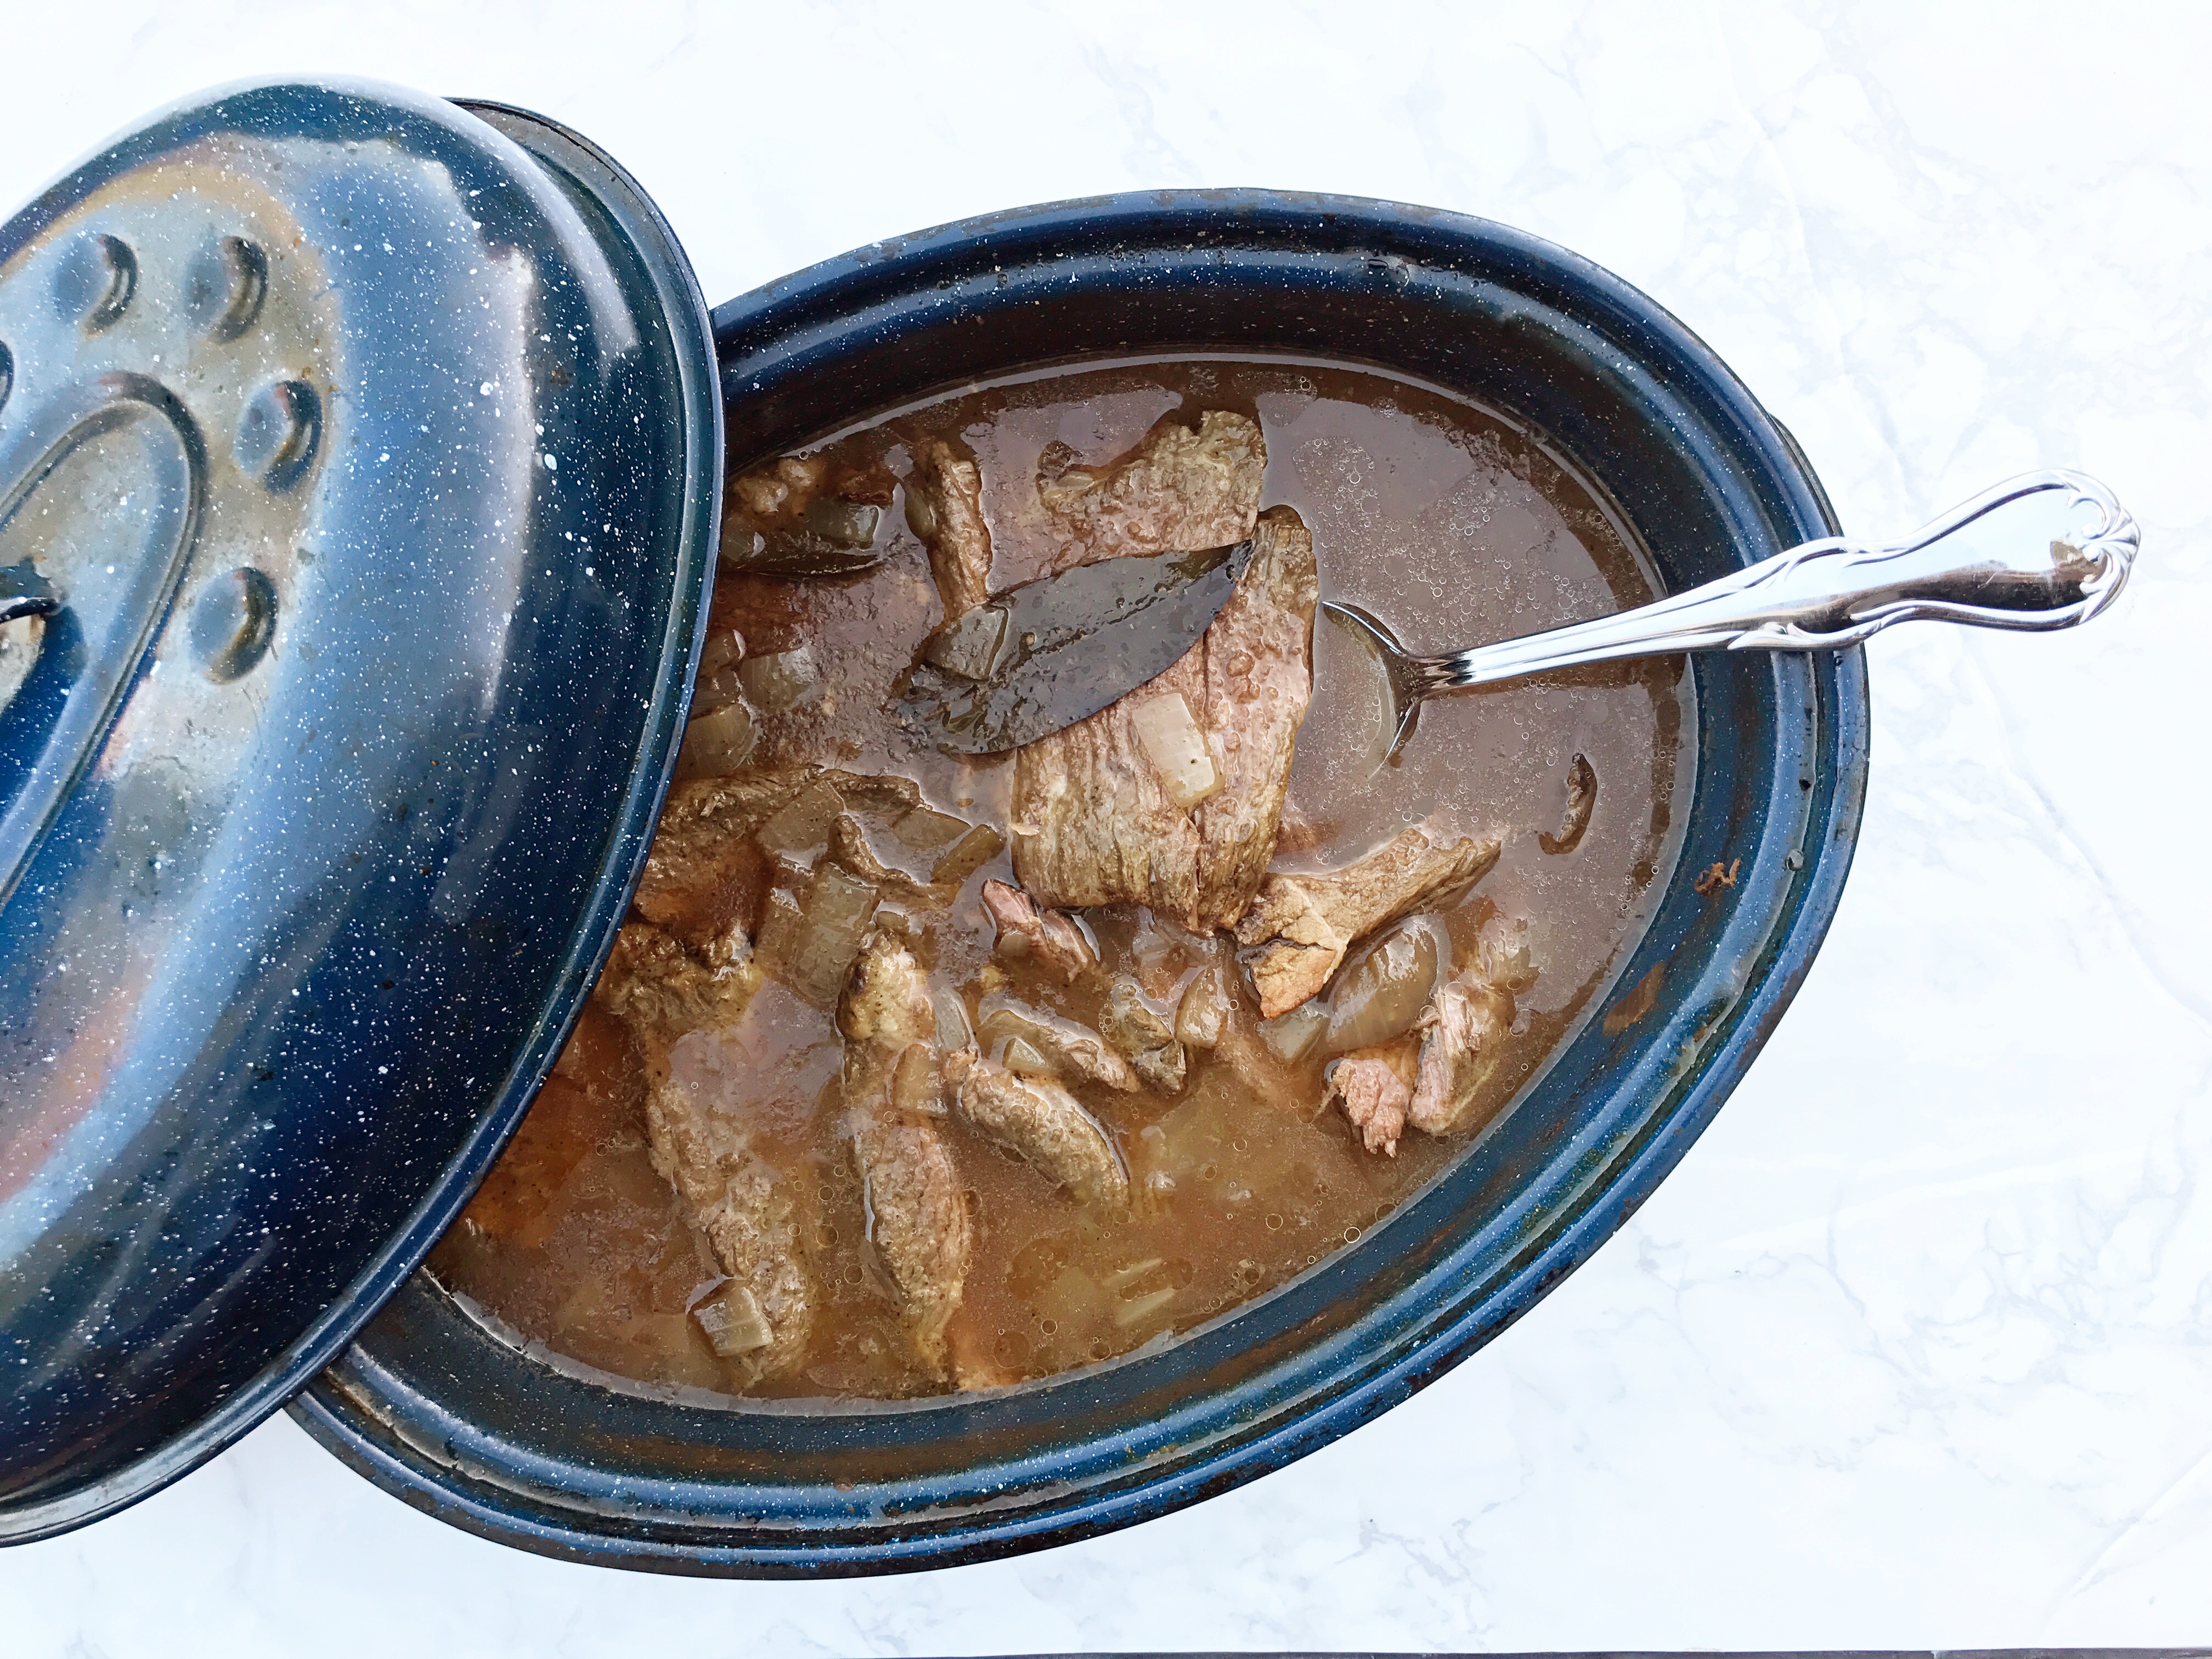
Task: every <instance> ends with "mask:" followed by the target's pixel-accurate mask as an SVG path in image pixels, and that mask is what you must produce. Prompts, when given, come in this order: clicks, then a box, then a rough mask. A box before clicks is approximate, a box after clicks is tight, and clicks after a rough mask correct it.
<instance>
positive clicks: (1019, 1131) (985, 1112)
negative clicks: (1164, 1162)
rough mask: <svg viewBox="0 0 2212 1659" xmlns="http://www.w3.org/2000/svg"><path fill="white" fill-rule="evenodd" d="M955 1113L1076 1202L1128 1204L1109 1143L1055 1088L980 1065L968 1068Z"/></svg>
mask: <svg viewBox="0 0 2212 1659" xmlns="http://www.w3.org/2000/svg"><path fill="white" fill-rule="evenodd" d="M954 1109H955V1110H956V1111H957V1112H958V1114H959V1115H960V1118H961V1121H963V1122H964V1123H966V1124H967V1125H968V1126H969V1127H970V1128H973V1129H974V1130H975V1131H976V1132H977V1133H979V1134H982V1135H986V1136H988V1137H989V1138H990V1139H993V1140H995V1141H997V1142H998V1143H999V1144H1000V1145H1001V1146H1005V1147H1006V1148H1008V1149H1009V1150H1011V1151H1012V1152H1014V1153H1015V1154H1016V1155H1018V1157H1020V1158H1022V1159H1023V1160H1024V1162H1026V1163H1029V1164H1033V1165H1035V1166H1036V1169H1037V1170H1040V1171H1041V1172H1042V1173H1043V1174H1044V1175H1045V1176H1047V1177H1048V1178H1049V1179H1050V1180H1052V1181H1054V1182H1057V1183H1058V1184H1059V1185H1060V1186H1062V1187H1065V1188H1067V1189H1068V1191H1069V1192H1070V1193H1071V1194H1073V1195H1074V1197H1075V1198H1076V1200H1078V1201H1079V1202H1081V1203H1085V1204H1093V1203H1098V1202H1101V1201H1104V1202H1106V1203H1109V1204H1112V1205H1117V1206H1118V1205H1124V1204H1127V1202H1128V1200H1129V1175H1128V1171H1127V1170H1124V1169H1123V1168H1122V1167H1121V1157H1120V1155H1119V1154H1118V1153H1116V1152H1115V1150H1114V1145H1113V1143H1112V1142H1111V1141H1109V1139H1107V1138H1106V1132H1105V1131H1104V1130H1103V1129H1102V1128H1100V1127H1098V1122H1097V1119H1095V1118H1093V1117H1092V1116H1091V1114H1090V1113H1088V1112H1086V1111H1085V1110H1084V1109H1083V1108H1082V1106H1081V1104H1080V1103H1078V1101H1077V1100H1076V1098H1075V1097H1074V1096H1073V1095H1072V1094H1070V1093H1068V1092H1067V1091H1066V1090H1065V1089H1063V1088H1061V1087H1060V1085H1058V1084H1056V1083H1052V1082H1048V1081H1046V1080H1045V1079H1041V1078H1020V1077H1016V1076H1015V1075H1014V1074H1013V1073H1011V1072H1008V1071H1006V1070H1005V1069H1004V1068H1003V1067H1000V1066H994V1065H993V1064H992V1063H991V1062H990V1061H988V1060H977V1061H976V1062H975V1064H973V1065H972V1066H969V1069H968V1074H967V1077H966V1078H965V1079H964V1080H963V1082H962V1083H961V1085H960V1094H959V1097H958V1100H957V1103H956V1105H955V1108H954Z"/></svg>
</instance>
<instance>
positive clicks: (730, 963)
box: [596, 921, 760, 1052]
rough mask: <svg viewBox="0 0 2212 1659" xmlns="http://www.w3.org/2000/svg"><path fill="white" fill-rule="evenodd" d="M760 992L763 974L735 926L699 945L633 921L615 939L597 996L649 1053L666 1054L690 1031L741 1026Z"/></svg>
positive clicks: (741, 932) (600, 977)
mask: <svg viewBox="0 0 2212 1659" xmlns="http://www.w3.org/2000/svg"><path fill="white" fill-rule="evenodd" d="M759 987H760V970H759V969H757V968H755V967H754V966H753V963H752V952H751V950H750V945H748V943H747V941H746V939H745V935H744V928H742V927H738V926H737V925H736V924H735V923H732V925H731V926H730V927H728V928H727V929H726V931H724V932H723V933H721V934H720V936H718V937H717V938H714V939H709V940H708V942H707V943H706V944H705V945H702V946H694V945H687V944H686V943H685V942H684V940H682V939H678V937H677V936H676V935H675V934H673V933H667V932H665V931H664V930H663V929H661V928H659V927H654V926H653V924H652V923H651V922H646V921H631V922H625V923H623V929H622V931H621V932H620V933H617V934H616V935H615V948H614V950H613V951H611V953H610V954H609V955H608V957H607V966H606V971H605V973H603V974H601V975H599V988H598V991H597V993H596V994H597V995H598V997H599V1001H600V1003H601V1005H602V1006H605V1009H606V1010H607V1012H610V1013H611V1014H613V1015H614V1016H615V1017H616V1018H618V1019H621V1020H623V1021H624V1022H625V1023H627V1024H629V1027H630V1029H631V1030H634V1031H635V1032H636V1033H637V1035H638V1037H639V1040H640V1041H641V1042H644V1043H645V1044H646V1045H647V1050H648V1052H650V1051H651V1050H652V1049H653V1048H656V1047H657V1048H659V1049H660V1050H662V1051H663V1052H665V1050H666V1048H668V1046H669V1045H670V1044H671V1043H672V1042H675V1041H676V1039H677V1038H678V1037H679V1036H682V1035H683V1034H684V1032H686V1031H696V1030H701V1029H702V1028H709V1027H721V1026H726V1025H732V1024H736V1023H737V1019H738V1016H739V1015H740V1014H742V1013H743V1012H744V1009H745V1005H746V1004H747V1003H748V1002H750V1001H751V1000H752V995H753V993H754V992H755V991H756V990H757V989H758V988H759Z"/></svg>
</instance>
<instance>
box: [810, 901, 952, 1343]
mask: <svg viewBox="0 0 2212 1659" xmlns="http://www.w3.org/2000/svg"><path fill="white" fill-rule="evenodd" d="M837 1024H838V1029H839V1030H840V1031H842V1033H843V1035H844V1037H845V1075H844V1103H845V1109H846V1114H847V1117H848V1121H849V1123H850V1126H851V1130H852V1136H853V1155H854V1161H855V1162H856V1163H857V1164H859V1166H860V1179H861V1182H862V1183H863V1185H864V1186H865V1187H866V1194H867V1215H868V1225H869V1240H870V1242H871V1243H872V1244H873V1245H874V1247H875V1251H876V1256H877V1259H878V1261H880V1262H881V1263H882V1265H883V1268H884V1274H885V1276H886V1277H888V1278H889V1279H890V1283H891V1286H892V1288H893V1290H894V1291H896V1293H897V1296H898V1298H899V1302H900V1304H901V1306H902V1309H903V1310H904V1313H905V1316H906V1322H907V1329H908V1333H909V1334H910V1335H911V1336H912V1337H913V1340H914V1345H915V1351H916V1352H918V1353H919V1354H920V1355H921V1358H922V1361H923V1363H924V1364H927V1365H928V1366H929V1367H930V1368H931V1369H932V1370H935V1371H938V1372H939V1373H940V1374H942V1373H943V1372H944V1371H945V1369H946V1358H945V1327H946V1326H947V1325H948V1324H949V1323H950V1322H951V1319H952V1316H953V1315H954V1314H956V1313H957V1312H958V1311H959V1309H960V1298H961V1296H962V1293H963V1291H964V1290H965V1288H966V1285H967V1279H968V1261H969V1255H970V1252H971V1250H972V1248H973V1242H972V1238H971V1236H970V1232H969V1221H968V1207H967V1204H966V1202H965V1200H963V1197H962V1195H961V1184H960V1175H959V1171H958V1170H957V1169H956V1168H955V1167H954V1165H953V1162H952V1154H951V1150H950V1149H949V1148H948V1147H947V1146H945V1138H944V1135H943V1133H942V1132H941V1131H939V1128H938V1127H937V1124H936V1123H935V1121H933V1119H931V1118H930V1117H928V1116H927V1115H922V1114H920V1113H917V1112H914V1111H910V1110H907V1109H902V1108H901V1106H900V1105H899V1104H898V1102H897V1100H896V1085H897V1082H898V1079H899V1073H900V1061H901V1060H902V1059H903V1058H904V1057H905V1056H906V1054H908V1051H909V1050H910V1049H912V1048H916V1047H918V1046H922V1045H927V1044H929V1043H932V1042H934V1040H935V1037H936V1033H937V1017H936V1014H935V1012H934V1011H933V1006H932V1004H931V1000H930V994H929V982H928V981H927V979H925V978H924V977H923V975H922V972H921V968H920V966H919V965H918V964H917V963H915V959H914V954H913V952H912V951H908V949H907V948H906V946H905V945H903V944H902V943H901V942H900V941H899V940H898V939H896V938H895V937H894V936H893V935H891V934H890V933H883V932H878V933H874V934H872V935H871V936H870V937H869V939H868V941H867V943H866V945H863V946H862V948H861V951H860V960H859V962H858V963H855V964H854V969H853V978H852V981H851V983H850V984H849V985H848V987H847V988H846V992H845V997H844V1000H843V1003H842V1006H840V1007H839V1009H838V1013H837Z"/></svg>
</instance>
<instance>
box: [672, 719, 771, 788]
mask: <svg viewBox="0 0 2212 1659" xmlns="http://www.w3.org/2000/svg"><path fill="white" fill-rule="evenodd" d="M752 752H753V711H752V710H751V709H750V708H746V707H745V706H744V703H742V702H732V703H727V704H726V705H724V706H723V707H722V708H717V709H716V710H715V711H714V713H713V714H702V715H700V716H699V718H698V719H696V720H693V721H692V722H691V723H690V725H689V726H685V727H684V747H683V748H682V749H680V750H678V751H677V755H676V775H677V776H678V778H726V777H727V776H729V775H730V774H731V773H732V772H734V771H736V770H737V769H738V768H739V767H741V766H743V765H744V763H745V761H746V759H747V758H748V757H750V755H751V754H752Z"/></svg>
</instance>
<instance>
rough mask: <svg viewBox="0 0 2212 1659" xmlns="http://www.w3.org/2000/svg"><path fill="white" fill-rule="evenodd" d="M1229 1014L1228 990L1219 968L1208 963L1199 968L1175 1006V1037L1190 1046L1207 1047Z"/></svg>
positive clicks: (1210, 1046)
mask: <svg viewBox="0 0 2212 1659" xmlns="http://www.w3.org/2000/svg"><path fill="white" fill-rule="evenodd" d="M1228 1018H1229V990H1228V987H1226V986H1225V984H1224V983H1223V982H1222V975H1221V969H1220V966H1219V965H1218V963H1208V964H1207V965H1206V966H1205V967H1203V968H1201V969H1199V970H1198V973H1197V975H1196V976H1195V977H1194V978H1193V979H1192V981H1190V984H1189V985H1188V987H1186V988H1185V989H1184V991H1183V994H1182V1002H1181V1003H1179V1004H1178V1005H1176V1023H1175V1034H1176V1041H1177V1042H1182V1043H1183V1044H1184V1045H1186V1046H1187V1047H1189V1048H1212V1047H1213V1045H1214V1044H1215V1043H1217V1042H1220V1041H1221V1028H1222V1025H1223V1024H1224V1023H1225V1021H1226V1020H1227V1019H1228Z"/></svg>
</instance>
